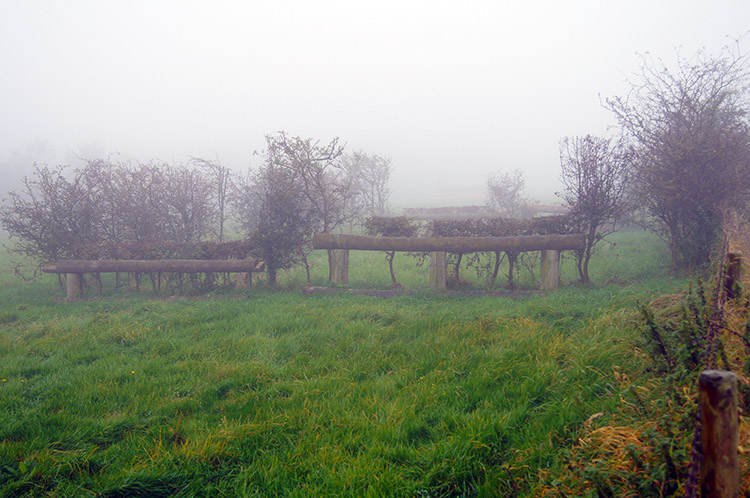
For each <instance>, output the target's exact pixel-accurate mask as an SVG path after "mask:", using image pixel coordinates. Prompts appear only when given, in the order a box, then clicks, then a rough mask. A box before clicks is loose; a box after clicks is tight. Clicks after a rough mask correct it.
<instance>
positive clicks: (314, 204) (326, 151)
mask: <svg viewBox="0 0 750 498" xmlns="http://www.w3.org/2000/svg"><path fill="white" fill-rule="evenodd" d="M343 153H344V147H343V146H342V145H339V141H338V138H334V139H333V140H331V141H330V142H329V143H327V144H321V143H320V141H318V140H313V139H311V138H300V137H292V136H289V135H288V134H287V133H286V132H283V131H282V132H279V133H276V134H274V135H267V136H266V152H265V154H266V158H267V159H266V160H267V161H269V162H271V163H273V164H274V166H276V167H279V168H281V169H283V170H286V171H288V172H289V173H290V175H291V177H292V178H294V180H295V182H296V183H297V184H298V185H299V187H300V188H299V191H300V192H301V194H302V195H303V196H304V198H305V200H306V201H307V206H308V211H309V213H310V219H311V221H312V222H313V223H315V225H316V227H317V230H319V231H321V232H325V233H329V232H331V231H333V230H334V229H336V228H337V227H338V226H340V225H341V224H342V223H344V222H345V221H346V220H347V215H348V213H347V211H346V209H345V206H346V205H347V201H350V200H351V199H352V198H353V197H354V196H355V195H356V190H355V188H354V184H353V179H352V178H350V177H349V176H348V175H347V172H346V170H345V169H344V167H343V165H342V164H341V161H340V159H341V156H342V155H343Z"/></svg>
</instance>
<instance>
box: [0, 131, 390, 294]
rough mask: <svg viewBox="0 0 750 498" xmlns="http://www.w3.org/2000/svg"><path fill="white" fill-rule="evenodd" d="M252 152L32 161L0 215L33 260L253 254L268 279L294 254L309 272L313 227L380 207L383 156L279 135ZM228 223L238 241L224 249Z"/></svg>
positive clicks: (384, 190)
mask: <svg viewBox="0 0 750 498" xmlns="http://www.w3.org/2000/svg"><path fill="white" fill-rule="evenodd" d="M259 155H260V157H261V158H262V164H261V165H260V166H259V167H258V168H257V169H250V170H248V171H246V172H245V173H240V174H238V173H235V172H234V171H232V170H231V169H229V168H228V167H226V166H224V165H223V164H222V163H221V162H220V161H219V160H218V159H213V160H209V159H204V158H191V159H190V160H188V161H187V162H185V163H182V164H178V165H173V164H167V163H163V162H158V161H151V162H148V163H140V162H120V161H117V160H113V159H111V158H101V159H96V160H90V161H87V163H86V164H85V166H83V167H80V168H69V167H65V166H48V165H35V167H34V170H33V172H32V174H31V175H29V176H28V177H26V178H24V179H23V183H22V185H23V186H22V188H21V189H18V190H15V191H13V192H10V193H9V194H8V196H7V198H6V199H5V202H4V203H3V205H2V207H0V222H2V225H3V227H4V228H5V230H6V231H7V232H8V233H9V234H10V236H11V237H12V239H13V242H14V246H13V248H12V249H13V250H14V251H15V252H16V253H19V254H22V255H24V256H28V257H30V258H32V259H34V260H35V261H37V262H38V263H40V264H44V263H48V262H53V261H56V260H59V259H74V258H87V259H88V258H115V259H117V258H120V259H123V258H134V257H135V258H153V257H158V256H159V255H162V256H163V257H191V256H192V257H196V255H203V256H204V257H207V258H216V257H247V256H249V255H254V256H257V257H260V258H263V259H264V260H265V262H266V267H267V269H268V270H267V271H268V275H269V280H270V282H271V283H275V280H276V273H277V272H278V270H280V269H284V268H289V267H290V266H291V265H293V264H297V263H300V262H301V263H304V264H305V265H306V266H308V275H309V265H307V255H308V254H309V251H310V249H311V247H312V245H311V240H312V234H313V233H315V232H330V231H333V230H336V229H337V228H340V227H341V226H342V225H343V224H344V223H347V222H350V223H354V222H356V221H358V220H360V219H362V218H363V217H365V216H374V215H380V214H383V213H384V212H385V210H386V209H387V201H388V195H389V189H388V181H389V178H390V172H391V165H390V161H389V160H388V159H385V158H382V157H380V156H377V155H370V154H367V153H365V152H362V151H355V152H352V153H346V152H345V150H344V147H343V146H342V145H341V144H340V143H339V141H338V139H334V140H332V141H330V142H329V143H321V142H319V141H316V140H313V139H309V138H300V137H293V136H290V135H288V134H287V133H285V132H280V133H277V134H272V135H268V136H267V137H266V148H265V149H264V150H263V151H262V152H260V153H259ZM229 226H235V227H237V230H238V232H237V237H235V238H240V239H244V240H245V242H244V243H242V244H239V245H238V244H237V242H232V243H230V244H229V245H226V244H225V245H226V247H224V246H222V244H221V243H226V239H227V230H228V227H229ZM208 242H211V243H208ZM230 246H231V247H230Z"/></svg>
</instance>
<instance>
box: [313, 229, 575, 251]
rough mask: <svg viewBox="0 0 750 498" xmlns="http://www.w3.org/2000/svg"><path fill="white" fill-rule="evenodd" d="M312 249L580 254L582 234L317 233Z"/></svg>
mask: <svg viewBox="0 0 750 498" xmlns="http://www.w3.org/2000/svg"><path fill="white" fill-rule="evenodd" d="M313 247H314V248H315V249H354V250H360V251H408V252H433V251H444V252H452V253H466V252H480V251H516V252H523V251H542V250H554V251H564V250H581V249H584V247H585V236H584V235H583V234H570V235H528V236H520V237H373V236H366V235H333V234H329V233H319V234H316V235H315V237H313Z"/></svg>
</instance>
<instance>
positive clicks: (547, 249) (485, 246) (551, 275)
mask: <svg viewBox="0 0 750 498" xmlns="http://www.w3.org/2000/svg"><path fill="white" fill-rule="evenodd" d="M585 244H586V239H585V236H584V235H583V234H569V235H528V236H519V237H372V236H365V235H332V234H327V233H321V234H317V235H315V237H313V247H314V248H315V249H328V250H329V251H330V252H331V258H330V259H329V261H330V264H331V272H330V274H331V281H332V282H333V283H335V284H345V283H347V282H348V280H349V251H350V250H360V251H407V252H429V253H430V287H431V288H432V289H434V290H444V289H445V288H446V253H449V252H451V253H469V252H483V251H503V252H527V251H541V253H542V267H541V272H540V273H541V274H540V279H539V280H540V287H541V289H543V290H548V289H556V288H557V286H558V281H559V274H560V251H565V250H583V249H584V248H585Z"/></svg>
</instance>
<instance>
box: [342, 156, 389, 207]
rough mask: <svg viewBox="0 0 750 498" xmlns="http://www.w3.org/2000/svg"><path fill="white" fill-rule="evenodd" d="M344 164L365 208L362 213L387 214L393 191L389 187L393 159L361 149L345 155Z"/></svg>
mask: <svg viewBox="0 0 750 498" xmlns="http://www.w3.org/2000/svg"><path fill="white" fill-rule="evenodd" d="M342 164H343V166H344V169H345V170H346V172H347V175H348V176H349V177H350V178H351V179H352V182H353V187H354V189H355V190H356V192H357V196H358V197H359V199H360V201H361V204H362V207H363V209H362V212H361V213H360V214H361V215H363V216H367V217H374V216H380V215H383V214H385V213H386V212H387V211H388V197H389V196H390V193H391V191H390V189H389V188H388V182H389V180H390V177H391V160H390V159H388V158H384V157H381V156H379V155H377V154H372V155H370V154H367V153H366V152H363V151H361V150H360V151H354V152H351V153H349V154H346V155H344V156H343V157H342Z"/></svg>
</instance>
